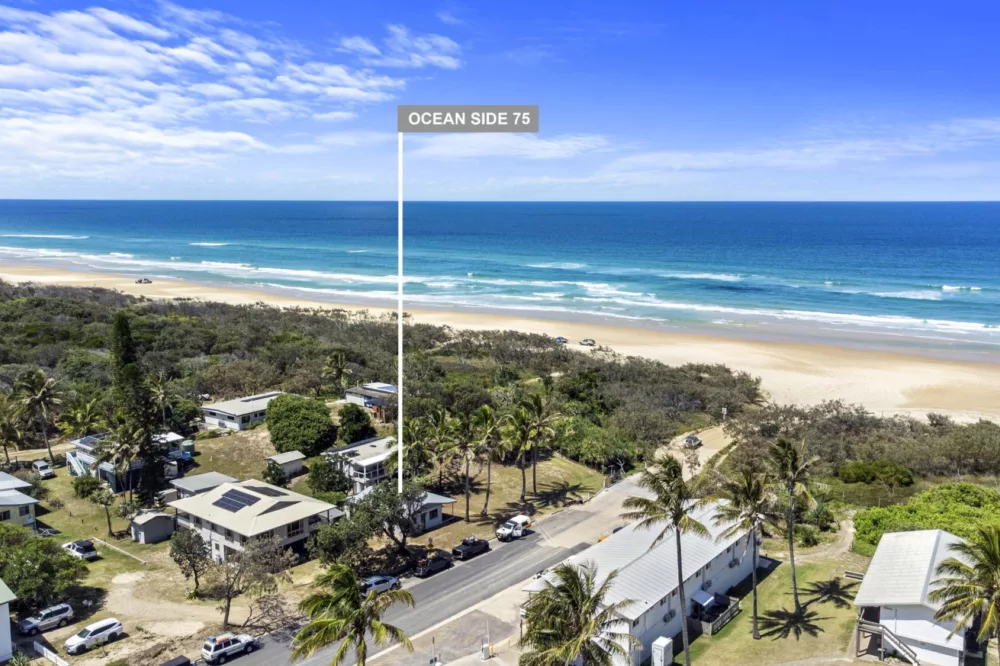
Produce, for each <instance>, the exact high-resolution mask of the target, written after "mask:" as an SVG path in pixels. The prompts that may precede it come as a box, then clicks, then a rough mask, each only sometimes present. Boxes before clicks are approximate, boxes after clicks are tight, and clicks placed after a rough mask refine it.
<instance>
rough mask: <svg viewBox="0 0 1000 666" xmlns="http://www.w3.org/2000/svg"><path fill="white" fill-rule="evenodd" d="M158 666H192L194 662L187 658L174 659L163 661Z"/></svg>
mask: <svg viewBox="0 0 1000 666" xmlns="http://www.w3.org/2000/svg"><path fill="white" fill-rule="evenodd" d="M160 666H194V662H193V661H191V660H190V659H188V658H187V657H174V658H173V659H171V660H170V661H165V662H163V663H162V664H160Z"/></svg>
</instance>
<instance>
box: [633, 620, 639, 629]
mask: <svg viewBox="0 0 1000 666" xmlns="http://www.w3.org/2000/svg"><path fill="white" fill-rule="evenodd" d="M632 626H633V627H638V626H639V618H635V619H634V620H632Z"/></svg>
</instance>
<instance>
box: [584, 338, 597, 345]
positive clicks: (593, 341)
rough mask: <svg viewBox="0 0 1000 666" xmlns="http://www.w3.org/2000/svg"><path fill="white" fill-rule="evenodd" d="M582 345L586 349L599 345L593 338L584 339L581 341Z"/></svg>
mask: <svg viewBox="0 0 1000 666" xmlns="http://www.w3.org/2000/svg"><path fill="white" fill-rule="evenodd" d="M580 344H581V345H583V346H584V347H593V346H594V345H596V344H597V341H595V340H594V339H593V338H584V339H583V340H580Z"/></svg>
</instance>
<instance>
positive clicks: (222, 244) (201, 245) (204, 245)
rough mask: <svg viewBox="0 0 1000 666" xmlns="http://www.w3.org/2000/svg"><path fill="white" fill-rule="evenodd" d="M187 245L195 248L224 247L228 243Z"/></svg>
mask: <svg viewBox="0 0 1000 666" xmlns="http://www.w3.org/2000/svg"><path fill="white" fill-rule="evenodd" d="M188 245H193V246H195V247H225V246H226V245H229V243H188Z"/></svg>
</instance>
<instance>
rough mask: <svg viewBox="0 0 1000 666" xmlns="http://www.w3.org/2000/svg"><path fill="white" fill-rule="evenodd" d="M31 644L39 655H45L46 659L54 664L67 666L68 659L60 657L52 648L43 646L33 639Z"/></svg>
mask: <svg viewBox="0 0 1000 666" xmlns="http://www.w3.org/2000/svg"><path fill="white" fill-rule="evenodd" d="M32 645H33V647H34V648H35V653H36V654H38V655H39V656H41V657H45V658H46V659H48V660H49V661H51V662H52V663H53V664H55V665H56V666H69V662H68V661H66V660H65V659H63V658H62V657H60V656H59V655H57V654H56V653H55V652H53V651H52V650H50V649H48V648H47V647H45V646H44V645H42V644H41V643H39V642H38V641H35V642H34V643H33V644H32Z"/></svg>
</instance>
